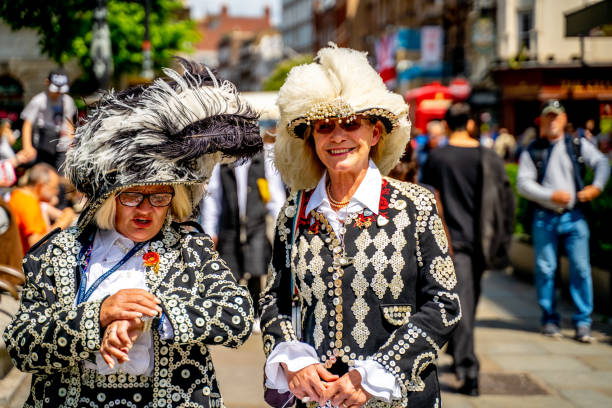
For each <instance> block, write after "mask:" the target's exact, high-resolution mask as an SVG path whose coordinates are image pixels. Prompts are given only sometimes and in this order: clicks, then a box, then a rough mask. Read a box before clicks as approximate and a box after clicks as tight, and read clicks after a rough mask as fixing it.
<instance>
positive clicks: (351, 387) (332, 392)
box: [321, 370, 372, 408]
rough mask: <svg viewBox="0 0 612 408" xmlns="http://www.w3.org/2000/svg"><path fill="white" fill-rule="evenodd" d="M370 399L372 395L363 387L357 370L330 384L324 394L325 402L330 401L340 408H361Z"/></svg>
mask: <svg viewBox="0 0 612 408" xmlns="http://www.w3.org/2000/svg"><path fill="white" fill-rule="evenodd" d="M370 398H372V395H371V394H370V393H368V392H367V391H366V390H364V389H363V387H362V386H361V374H359V371H357V370H351V371H349V372H348V373H346V374H344V375H343V376H342V377H340V379H339V380H338V381H335V382H333V383H331V384H329V385H328V386H327V390H326V391H325V393H324V394H323V399H324V400H325V401H327V400H330V401H331V403H332V405H333V406H334V407H340V408H359V407H361V406H363V405H365V403H366V402H368V400H369V399H370ZM321 405H323V404H321Z"/></svg>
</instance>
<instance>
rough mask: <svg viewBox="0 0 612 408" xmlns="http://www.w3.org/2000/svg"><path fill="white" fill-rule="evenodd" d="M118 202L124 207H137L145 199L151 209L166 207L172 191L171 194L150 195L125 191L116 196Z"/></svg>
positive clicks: (169, 201)
mask: <svg viewBox="0 0 612 408" xmlns="http://www.w3.org/2000/svg"><path fill="white" fill-rule="evenodd" d="M118 197H119V202H120V203H121V204H122V205H125V206H126V207H138V206H139V205H140V204H141V203H142V202H143V200H144V199H145V197H147V199H148V200H149V203H150V204H151V205H152V206H153V207H168V206H169V205H170V203H171V202H172V198H173V197H174V191H173V192H171V193H152V194H144V193H138V192H135V191H125V192H123V193H119V194H118Z"/></svg>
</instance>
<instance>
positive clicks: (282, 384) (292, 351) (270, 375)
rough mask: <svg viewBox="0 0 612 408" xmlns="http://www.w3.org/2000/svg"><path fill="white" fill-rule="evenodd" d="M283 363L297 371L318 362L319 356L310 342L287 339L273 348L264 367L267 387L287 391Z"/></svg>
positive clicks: (290, 369) (291, 369)
mask: <svg viewBox="0 0 612 408" xmlns="http://www.w3.org/2000/svg"><path fill="white" fill-rule="evenodd" d="M281 363H285V364H286V365H287V369H289V371H292V372H295V371H299V370H301V369H302V368H304V367H307V366H309V365H311V364H318V363H319V358H318V356H317V352H316V351H315V349H314V348H313V347H312V346H311V345H310V344H306V343H302V342H299V341H285V342H282V343H280V344H279V345H278V346H276V347H275V348H274V350H272V352H271V353H270V355H269V356H268V359H267V360H266V366H265V368H264V372H265V374H266V387H267V388H272V389H276V390H278V391H279V392H287V391H289V384H287V377H286V376H285V371H284V370H283V367H282V366H281Z"/></svg>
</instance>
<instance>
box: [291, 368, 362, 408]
mask: <svg viewBox="0 0 612 408" xmlns="http://www.w3.org/2000/svg"><path fill="white" fill-rule="evenodd" d="M282 367H283V369H284V370H285V375H286V376H287V383H288V384H289V389H290V390H291V392H292V393H293V394H294V395H295V396H296V397H297V398H299V399H301V400H304V399H305V398H306V397H307V398H308V400H309V401H316V402H318V404H319V406H325V404H326V403H327V401H330V402H331V404H332V405H333V406H335V407H341V408H358V407H361V406H363V405H364V404H365V403H366V402H368V400H369V399H370V398H372V395H370V394H369V393H368V392H367V391H366V390H364V389H363V387H362V386H361V374H359V372H358V371H357V370H351V371H349V372H348V373H346V374H344V375H343V376H342V377H339V376H337V375H335V374H332V373H330V372H329V371H328V370H326V369H325V367H323V365H322V364H312V365H309V366H306V367H304V368H302V369H301V370H299V371H296V372H292V371H289V370H288V369H287V366H286V365H285V364H282Z"/></svg>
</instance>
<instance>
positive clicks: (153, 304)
mask: <svg viewBox="0 0 612 408" xmlns="http://www.w3.org/2000/svg"><path fill="white" fill-rule="evenodd" d="M159 303H160V300H159V299H157V298H156V297H155V296H154V295H153V294H152V293H149V292H147V291H146V290H143V289H122V290H119V291H118V292H117V293H115V294H114V295H112V296H109V297H108V298H106V300H104V302H102V306H101V307H100V326H101V327H105V328H106V329H105V331H104V337H103V339H102V345H101V347H100V354H101V355H102V358H104V361H105V362H106V364H108V366H109V367H110V368H113V367H114V366H115V361H114V360H113V357H114V358H116V359H117V361H118V362H119V364H121V363H124V362H126V361H129V357H128V352H129V351H130V349H131V348H132V345H133V344H134V342H135V341H136V339H138V337H139V336H140V334H141V333H142V330H143V328H144V322H143V320H142V319H141V318H142V317H144V316H148V317H155V316H157V315H159V314H161V312H162V309H161V308H160V307H159Z"/></svg>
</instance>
